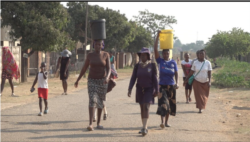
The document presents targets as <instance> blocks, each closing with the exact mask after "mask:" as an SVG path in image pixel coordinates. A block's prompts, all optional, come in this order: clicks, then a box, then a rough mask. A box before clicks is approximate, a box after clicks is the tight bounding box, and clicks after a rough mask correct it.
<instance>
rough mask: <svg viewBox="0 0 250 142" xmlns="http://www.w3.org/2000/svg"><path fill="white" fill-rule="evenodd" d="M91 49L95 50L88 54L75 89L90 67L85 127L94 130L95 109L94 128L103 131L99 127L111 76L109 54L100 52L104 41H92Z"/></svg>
mask: <svg viewBox="0 0 250 142" xmlns="http://www.w3.org/2000/svg"><path fill="white" fill-rule="evenodd" d="M93 48H94V49H95V50H94V51H93V52H90V53H88V55H87V58H86V61H85V63H84V66H83V67H82V70H81V73H80V75H79V76H78V78H77V80H76V82H75V87H78V82H79V80H80V79H81V78H82V76H83V75H84V74H85V72H86V70H87V69H88V68H89V67H90V69H89V75H88V94H89V126H88V127H87V129H88V130H89V131H93V130H94V128H93V126H92V122H93V117H94V110H95V108H98V111H97V127H96V128H97V129H103V126H101V125H100V122H101V115H102V110H103V108H104V101H106V93H107V88H108V82H109V79H110V74H111V69H110V68H111V67H110V58H109V54H108V53H107V52H104V51H102V50H101V49H102V48H104V41H103V40H94V46H93Z"/></svg>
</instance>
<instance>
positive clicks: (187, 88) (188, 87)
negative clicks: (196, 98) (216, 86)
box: [183, 77, 192, 90]
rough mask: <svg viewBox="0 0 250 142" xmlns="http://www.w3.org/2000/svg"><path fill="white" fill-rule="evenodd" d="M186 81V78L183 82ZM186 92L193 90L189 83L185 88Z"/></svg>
mask: <svg viewBox="0 0 250 142" xmlns="http://www.w3.org/2000/svg"><path fill="white" fill-rule="evenodd" d="M185 80H186V77H183V81H185ZM185 90H192V85H189V84H188V83H187V84H186V86H185Z"/></svg>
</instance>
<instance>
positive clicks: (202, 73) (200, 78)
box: [191, 60, 212, 83]
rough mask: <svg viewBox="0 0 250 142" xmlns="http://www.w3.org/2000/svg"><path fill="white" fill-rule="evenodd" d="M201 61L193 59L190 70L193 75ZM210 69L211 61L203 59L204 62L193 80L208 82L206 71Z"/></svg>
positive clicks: (199, 66)
mask: <svg viewBox="0 0 250 142" xmlns="http://www.w3.org/2000/svg"><path fill="white" fill-rule="evenodd" d="M202 64H203V62H200V61H199V60H196V61H194V63H193V65H192V68H191V70H192V71H194V72H195V73H194V76H196V74H197V73H198V72H199V70H200V68H201V67H202ZM211 70H212V66H211V62H210V61H208V60H205V63H204V65H203V67H202V69H201V71H200V73H199V74H198V75H197V76H196V77H195V80H197V81H199V82H201V83H205V82H208V71H211Z"/></svg>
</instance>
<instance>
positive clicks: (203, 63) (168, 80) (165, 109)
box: [128, 31, 212, 136]
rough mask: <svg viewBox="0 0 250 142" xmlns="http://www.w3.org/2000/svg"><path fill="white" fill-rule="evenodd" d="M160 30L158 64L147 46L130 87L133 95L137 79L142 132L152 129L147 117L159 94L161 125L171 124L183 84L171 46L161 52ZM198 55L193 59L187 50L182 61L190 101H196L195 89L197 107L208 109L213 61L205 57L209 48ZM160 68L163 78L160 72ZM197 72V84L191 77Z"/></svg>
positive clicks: (187, 101) (142, 50) (156, 43)
mask: <svg viewBox="0 0 250 142" xmlns="http://www.w3.org/2000/svg"><path fill="white" fill-rule="evenodd" d="M159 34H160V31H158V34H157V36H156V39H155V44H154V57H155V60H156V62H157V64H158V65H156V64H155V63H153V62H152V61H151V59H150V51H149V49H147V48H145V47H143V48H142V49H141V51H140V52H138V56H139V58H140V62H139V63H137V64H136V65H135V67H134V70H133V74H132V76H131V79H130V83H129V87H128V97H131V92H132V88H133V86H134V84H135V82H137V83H136V102H137V103H139V105H140V110H141V120H142V124H143V126H142V129H141V131H139V133H140V134H142V135H143V136H145V135H146V134H147V133H148V129H147V121H148V118H149V107H150V104H154V97H156V96H158V108H157V110H156V114H158V115H160V118H161V124H160V127H161V128H164V127H170V126H171V125H170V124H169V121H168V120H169V115H172V116H175V115H176V110H177V108H176V90H177V89H178V88H179V84H178V83H179V82H178V68H177V63H176V62H175V61H174V60H173V59H170V58H169V54H170V53H169V49H164V50H163V51H162V57H160V55H159V52H158V40H159ZM196 54H197V59H195V60H193V61H192V60H191V59H189V54H188V53H186V54H185V60H183V61H182V62H181V66H182V69H183V86H185V95H186V103H189V102H191V101H192V99H191V92H192V88H193V90H194V96H195V101H196V108H198V109H199V113H202V110H203V109H205V107H206V103H207V99H208V96H209V88H210V86H211V71H212V67H211V63H210V61H208V60H206V59H205V51H204V50H199V51H197V53H196ZM157 68H159V80H158V77H157V76H158V75H157ZM193 75H194V81H193V84H189V83H188V81H189V79H190V77H191V76H193Z"/></svg>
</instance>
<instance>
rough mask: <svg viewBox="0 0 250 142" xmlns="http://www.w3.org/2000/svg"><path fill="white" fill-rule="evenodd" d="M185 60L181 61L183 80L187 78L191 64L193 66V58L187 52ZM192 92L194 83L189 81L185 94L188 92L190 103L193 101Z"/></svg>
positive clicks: (187, 99)
mask: <svg viewBox="0 0 250 142" xmlns="http://www.w3.org/2000/svg"><path fill="white" fill-rule="evenodd" d="M184 58H185V60H183V61H182V62H181V67H182V70H183V82H184V81H185V79H186V76H188V74H189V72H190V70H191V66H192V60H191V59H189V54H188V53H185V54H184ZM191 93H192V85H189V84H188V83H187V84H186V85H185V94H186V103H189V102H191V101H192V99H191Z"/></svg>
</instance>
